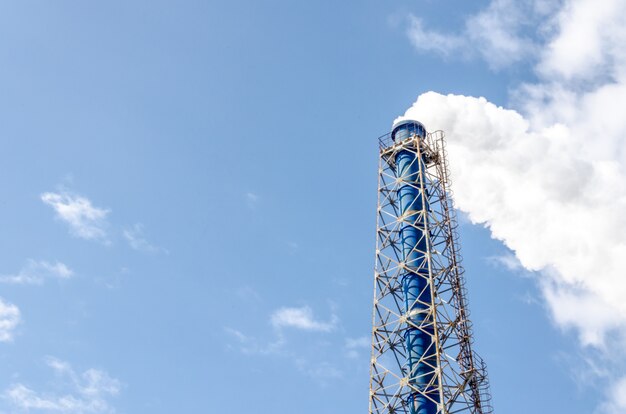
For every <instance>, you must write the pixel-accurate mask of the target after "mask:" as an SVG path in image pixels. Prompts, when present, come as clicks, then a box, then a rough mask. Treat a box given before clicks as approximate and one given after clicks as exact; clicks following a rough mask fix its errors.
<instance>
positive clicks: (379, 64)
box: [0, 1, 601, 414]
mask: <svg viewBox="0 0 626 414" xmlns="http://www.w3.org/2000/svg"><path fill="white" fill-rule="evenodd" d="M487 4H488V2H484V1H476V2H464V1H444V2H436V1H394V2H383V1H362V2H358V3H356V2H329V1H318V2H293V1H265V2H257V1H232V2H216V1H185V2H178V3H176V4H175V3H173V2H163V1H149V2H148V1H133V2H126V1H108V2H78V1H55V2H45V1H20V2H2V3H0V62H2V63H1V64H0V137H1V141H0V142H2V148H1V151H0V165H2V167H3V168H2V170H3V174H1V175H0V188H1V189H2V192H1V195H0V211H2V214H0V228H2V232H1V233H0V275H4V276H5V277H8V276H11V275H13V276H15V275H19V274H20V272H22V274H26V273H29V272H30V274H37V275H39V276H37V277H38V278H40V279H41V281H40V283H39V284H37V283H31V284H28V283H3V284H2V285H0V297H1V298H2V299H3V300H4V301H5V303H10V304H13V305H14V306H16V307H18V308H19V311H20V323H19V324H18V325H17V326H16V327H15V328H14V329H13V331H12V340H9V341H6V342H1V343H0V367H1V368H0V373H1V374H0V390H3V391H2V392H3V394H2V395H3V397H2V398H1V399H0V412H3V413H22V412H33V413H38V412H43V413H48V412H68V413H79V412H85V413H88V412H94V413H96V412H116V413H125V414H130V413H147V412H149V413H154V414H157V413H218V412H243V411H246V410H252V411H254V412H258V413H276V412H279V413H280V412H285V413H287V412H298V413H302V414H307V413H316V414H319V413H328V414H333V413H339V412H353V413H357V412H366V410H367V404H368V381H369V372H368V370H369V349H368V347H367V342H368V341H369V333H370V329H371V326H370V325H371V300H372V297H371V296H372V283H373V264H374V243H375V239H374V235H375V206H376V197H377V195H376V174H377V155H378V154H377V141H376V138H377V137H378V136H379V135H381V134H383V133H385V132H387V131H388V130H389V128H390V125H391V122H392V121H393V119H394V118H395V117H397V116H398V115H400V114H402V113H403V112H404V110H405V109H406V108H407V107H409V106H410V105H411V103H412V102H413V101H414V100H415V99H416V97H417V96H418V95H419V94H421V93H423V92H426V91H429V90H435V91H438V92H440V93H455V94H464V95H474V96H485V97H486V98H488V99H489V100H490V101H491V102H494V103H496V104H498V105H506V104H507V103H508V102H509V91H510V89H511V87H512V85H517V84H519V83H520V82H530V81H534V78H533V76H534V75H533V72H532V71H531V69H530V67H529V66H528V65H524V64H520V65H515V66H514V67H508V68H504V69H500V70H497V71H496V70H493V69H492V68H490V67H489V66H488V65H487V64H486V63H485V62H483V61H481V60H479V59H471V58H468V59H460V60H451V59H446V58H441V57H438V56H436V55H429V54H426V53H420V52H418V51H416V50H415V49H414V47H413V46H412V45H411V43H410V41H409V39H408V38H407V35H406V27H407V22H406V18H407V16H408V15H409V14H410V13H413V14H415V15H419V16H420V17H421V18H422V19H423V20H424V21H426V22H429V24H430V26H431V27H434V28H437V29H441V30H454V28H455V27H459V26H460V25H461V24H462V22H463V19H464V17H465V16H467V15H468V14H471V13H475V12H477V11H478V10H481V9H483V8H484V7H485V6H486V5H487ZM44 193H54V194H58V195H66V196H68V197H70V198H71V199H72V200H74V201H75V200H77V198H78V197H83V198H84V199H86V200H89V202H90V203H91V207H93V208H96V209H100V210H99V211H101V212H102V217H101V219H100V220H96V221H95V224H94V225H96V227H97V228H98V229H100V230H101V233H98V234H99V235H98V236H96V237H84V236H83V237H80V235H77V234H76V231H75V229H74V231H73V230H72V227H71V226H69V225H68V223H67V222H66V221H64V220H62V219H61V218H59V216H58V214H57V213H56V212H55V210H54V209H53V208H52V206H51V205H50V204H49V203H45V202H43V201H42V194H44ZM461 241H462V245H463V252H464V258H465V261H464V263H465V267H466V270H467V272H466V275H467V283H468V289H469V300H470V306H471V312H472V319H473V322H474V331H475V337H476V347H477V350H478V351H479V352H480V353H481V354H482V356H483V357H484V358H485V359H486V361H487V363H488V365H489V372H490V379H491V384H492V392H493V395H494V405H495V408H496V410H497V412H500V413H510V414H515V413H528V412H533V413H550V412H567V413H572V414H574V413H590V412H593V410H594V407H596V406H597V405H598V402H599V401H600V398H601V394H600V392H599V390H598V389H597V388H596V387H595V386H594V385H593V384H584V385H582V384H581V382H580V381H578V380H577V379H576V377H575V375H573V373H572V367H573V366H576V365H577V364H578V360H579V358H580V355H579V352H580V351H579V348H578V347H577V344H576V340H575V336H574V335H573V334H572V333H562V332H561V331H560V330H559V329H558V328H557V327H556V326H555V325H554V324H553V323H552V322H551V320H550V318H549V316H548V314H547V313H546V311H545V309H544V305H542V302H541V300H540V299H539V296H540V294H539V291H538V288H537V287H536V283H535V281H534V279H533V278H532V277H530V276H529V274H528V273H527V272H526V271H524V270H520V269H509V268H507V267H506V266H504V265H503V264H502V263H501V260H500V261H499V260H498V259H494V258H497V257H502V256H504V257H506V256H507V255H510V252H509V251H508V249H506V248H505V247H504V246H503V245H502V243H500V242H497V241H495V240H493V239H491V238H490V234H489V232H488V230H486V229H485V228H483V227H481V226H477V225H472V224H471V223H470V222H469V220H467V219H463V220H462V227H461ZM42 263H47V264H49V265H54V264H57V263H62V264H64V265H65V266H66V267H67V268H68V269H70V270H71V272H72V274H71V276H70V277H66V278H61V277H58V272H57V273H55V272H54V271H50V270H49V269H48V270H46V268H45V264H42ZM29 269H30V270H29ZM286 308H292V309H300V311H302V312H304V314H305V316H308V317H310V318H309V322H311V321H312V322H315V323H316V324H317V325H316V324H313V325H309V326H308V327H306V326H303V325H302V324H300V325H297V324H289V323H282V324H281V322H279V321H278V319H277V317H276V315H279V314H280V312H281V309H283V310H284V309H286ZM272 315H274V319H272ZM90 373H91V374H90ZM94 375H95V376H96V377H98V378H99V379H94V378H95V377H94ZM90 381H92V382H90ZM94 381H95V382H94ZM94 383H95V384H98V386H99V387H100V388H98V391H97V392H96V391H93V390H92V392H91V393H90V391H89V384H92V385H93V384H94ZM17 386H22V387H24V388H19V390H22V394H20V395H21V396H22V397H24V398H23V399H22V400H20V401H24V400H28V397H32V398H31V399H30V400H29V401H31V403H32V402H33V401H35V403H32V404H34V405H31V406H30V408H25V407H26V406H21V407H20V406H19V404H18V403H17V402H16V401H17V400H16V399H15V398H14V396H15V395H17V394H16V393H15V390H16V389H18V388H16V387H17ZM24 389H27V390H29V391H24ZM11 390H13V394H11ZM11 395H13V397H11ZM35 397H37V398H39V400H37V398H35ZM63 397H68V398H69V397H72V398H74V400H72V401H73V403H72V404H74V405H71V404H70V405H67V406H65V407H63V406H61V405H58V404H60V403H59V401H61V399H62V398H63ZM33 398H34V399H33ZM46 399H47V400H49V401H53V402H55V401H56V403H57V406H53V405H48V406H46V405H45V404H44V403H42V401H44V400H46ZM70 400H71V399H70ZM37 401H39V403H36V402H37ZM37 404H39V406H38V405H37ZM81 404H83V405H82V406H81ZM81 407H82V408H81Z"/></svg>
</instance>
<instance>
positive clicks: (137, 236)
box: [122, 223, 167, 253]
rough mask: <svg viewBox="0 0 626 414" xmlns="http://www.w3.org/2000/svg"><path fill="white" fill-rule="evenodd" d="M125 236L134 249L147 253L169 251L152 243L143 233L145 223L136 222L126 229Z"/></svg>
mask: <svg viewBox="0 0 626 414" xmlns="http://www.w3.org/2000/svg"><path fill="white" fill-rule="evenodd" d="M122 234H123V236H124V238H125V239H126V241H127V242H128V245H129V246H130V247H131V248H133V249H134V250H138V251H142V252H146V253H158V252H164V253H167V250H164V249H161V248H160V247H156V246H154V245H152V244H151V243H150V242H149V241H148V240H146V238H145V237H144V235H143V224H141V223H136V224H135V225H134V226H133V227H132V228H130V229H124V231H123V233H122Z"/></svg>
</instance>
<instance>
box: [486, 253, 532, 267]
mask: <svg viewBox="0 0 626 414" xmlns="http://www.w3.org/2000/svg"><path fill="white" fill-rule="evenodd" d="M487 261H488V262H489V263H491V264H493V265H496V266H502V267H504V268H505V269H507V270H509V271H511V272H514V271H518V270H522V269H524V266H522V264H521V263H520V261H519V259H518V258H517V257H515V255H514V254H511V253H507V254H503V255H500V256H491V257H488V258H487Z"/></svg>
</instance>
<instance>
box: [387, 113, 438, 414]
mask: <svg viewBox="0 0 626 414" xmlns="http://www.w3.org/2000/svg"><path fill="white" fill-rule="evenodd" d="M413 134H417V135H419V136H420V137H425V135H426V129H425V128H424V126H423V125H422V124H420V123H419V122H416V121H402V122H399V123H397V124H396V125H394V128H393V131H392V133H391V138H392V139H393V140H394V141H395V142H399V141H403V140H404V139H406V138H408V137H409V136H412V135H413ZM417 157H418V155H417V154H416V152H414V151H409V150H401V151H400V152H399V153H398V154H397V155H396V157H395V165H396V174H397V176H398V177H399V178H401V179H402V184H401V186H400V188H399V189H398V199H399V201H400V215H401V217H404V220H403V223H402V226H401V229H400V240H401V242H402V259H403V261H404V263H405V266H406V267H405V271H404V274H403V276H402V289H403V294H404V302H405V312H406V315H407V320H408V322H409V324H408V327H407V329H406V331H405V332H404V338H405V345H406V352H407V363H408V368H409V384H411V385H412V386H414V387H415V388H417V389H419V390H420V391H422V392H424V393H425V394H427V395H428V396H429V397H430V398H428V397H426V396H424V395H420V394H417V393H414V394H412V395H411V396H410V397H409V401H408V403H409V406H410V411H411V414H435V413H436V412H437V402H438V401H439V390H438V384H437V381H436V378H434V377H435V374H434V372H433V371H434V367H436V366H437V360H436V353H435V344H434V341H433V339H434V335H435V333H434V327H433V324H432V320H430V321H426V324H425V325H424V326H423V327H422V328H416V327H415V326H422V325H423V324H424V321H425V319H426V318H427V313H426V311H427V310H428V309H429V307H430V304H431V303H432V292H431V288H430V283H429V271H428V259H427V256H426V253H427V251H428V239H427V237H426V216H425V215H424V214H421V215H420V213H421V212H423V210H427V209H428V205H427V203H428V202H427V194H428V193H427V189H426V188H422V183H421V182H420V181H421V180H420V172H422V173H423V168H424V164H425V162H424V161H425V160H422V161H423V162H419V160H418V159H417ZM420 168H422V171H420ZM425 204H426V205H425ZM428 317H429V316H428ZM429 318H430V317H429ZM424 355H426V356H427V357H426V358H425V359H424V360H422V361H421V362H420V359H422V357H423V356H424ZM431 382H432V385H430V386H428V384H430V383H431ZM431 399H432V400H431ZM433 400H434V401H433Z"/></svg>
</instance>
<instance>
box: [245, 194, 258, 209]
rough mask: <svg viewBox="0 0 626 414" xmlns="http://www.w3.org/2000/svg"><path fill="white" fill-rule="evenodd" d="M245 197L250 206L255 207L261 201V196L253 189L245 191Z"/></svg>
mask: <svg viewBox="0 0 626 414" xmlns="http://www.w3.org/2000/svg"><path fill="white" fill-rule="evenodd" d="M244 197H245V198H246V204H247V205H248V207H249V208H255V207H256V205H257V204H258V203H259V200H260V199H261V197H260V196H259V195H258V194H256V193H253V192H251V191H248V192H247V193H245V194H244Z"/></svg>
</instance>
